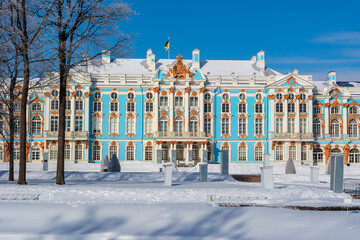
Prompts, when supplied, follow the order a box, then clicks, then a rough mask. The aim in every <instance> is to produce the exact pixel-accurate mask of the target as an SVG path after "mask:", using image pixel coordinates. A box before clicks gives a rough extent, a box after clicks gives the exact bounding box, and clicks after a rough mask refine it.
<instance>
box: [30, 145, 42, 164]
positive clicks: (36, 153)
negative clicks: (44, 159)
mask: <svg viewBox="0 0 360 240" xmlns="http://www.w3.org/2000/svg"><path fill="white" fill-rule="evenodd" d="M31 160H32V161H39V160H40V148H39V147H37V146H34V147H32V148H31Z"/></svg>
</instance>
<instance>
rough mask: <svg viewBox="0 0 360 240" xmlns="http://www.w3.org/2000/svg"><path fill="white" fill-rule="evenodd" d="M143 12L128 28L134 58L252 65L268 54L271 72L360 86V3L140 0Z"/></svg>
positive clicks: (138, 9) (353, 0)
mask: <svg viewBox="0 0 360 240" xmlns="http://www.w3.org/2000/svg"><path fill="white" fill-rule="evenodd" d="M127 2H128V3H132V9H133V10H135V11H136V12H137V15H135V16H133V17H132V18H131V20H130V21H129V22H128V23H126V24H122V25H121V26H120V27H121V28H122V29H123V31H124V32H125V33H136V34H137V36H136V37H135V38H134V41H133V45H134V54H133V56H132V57H135V58H144V57H145V54H146V50H147V49H148V48H151V49H152V50H153V52H154V53H155V55H156V58H167V52H166V51H165V50H164V48H163V47H164V44H165V42H166V41H167V38H168V37H170V38H171V40H170V43H171V58H174V57H175V56H176V55H178V54H179V53H180V54H181V55H183V56H184V58H187V59H190V58H191V51H192V50H193V49H195V48H198V49H199V50H200V57H201V59H208V60H210V59H219V60H247V59H250V58H251V56H253V55H255V54H256V53H257V52H258V51H260V50H264V51H265V54H266V55H265V57H266V66H267V67H270V68H273V69H275V70H277V71H280V72H281V73H287V72H289V71H292V70H293V69H294V68H297V69H299V74H313V76H314V79H315V80H324V79H325V78H326V77H327V73H328V72H329V71H330V70H334V71H337V79H338V80H343V81H344V80H359V81H360V14H359V11H360V1H358V0H351V1H349V0H342V1H318V0H312V1H308V0H303V1H283V0H279V1H276V0H273V1H264V0H257V1H242V0H237V1H236V0H223V1H212V0H208V1H199V0H198V1H197V0H167V1H165V0H154V1H149V0H137V1H136V0H133V1H127Z"/></svg>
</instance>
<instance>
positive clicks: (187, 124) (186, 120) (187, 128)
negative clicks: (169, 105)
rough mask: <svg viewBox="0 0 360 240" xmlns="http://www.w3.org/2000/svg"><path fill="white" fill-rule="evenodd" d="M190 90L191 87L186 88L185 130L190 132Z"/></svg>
mask: <svg viewBox="0 0 360 240" xmlns="http://www.w3.org/2000/svg"><path fill="white" fill-rule="evenodd" d="M189 91H190V88H189V87H188V88H185V132H189ZM203 105H204V104H203ZM200 115H201V112H200Z"/></svg>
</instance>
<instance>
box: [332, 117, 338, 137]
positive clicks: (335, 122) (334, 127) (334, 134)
mask: <svg viewBox="0 0 360 240" xmlns="http://www.w3.org/2000/svg"><path fill="white" fill-rule="evenodd" d="M330 124H331V127H330V134H331V137H333V138H334V137H335V138H337V137H340V122H339V120H338V119H336V118H335V119H333V120H331V123H330Z"/></svg>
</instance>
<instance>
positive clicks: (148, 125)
mask: <svg viewBox="0 0 360 240" xmlns="http://www.w3.org/2000/svg"><path fill="white" fill-rule="evenodd" d="M145 133H146V134H150V133H153V118H152V117H147V118H145Z"/></svg>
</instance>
